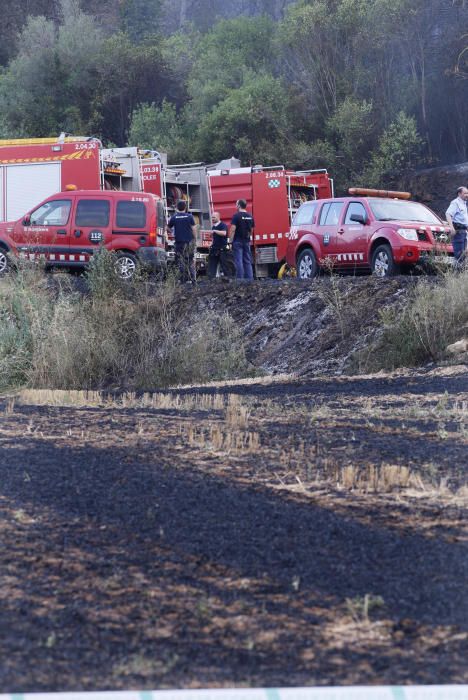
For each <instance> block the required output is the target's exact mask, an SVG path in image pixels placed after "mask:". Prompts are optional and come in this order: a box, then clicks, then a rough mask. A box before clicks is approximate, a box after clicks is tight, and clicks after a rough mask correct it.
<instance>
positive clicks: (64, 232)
mask: <svg viewBox="0 0 468 700" xmlns="http://www.w3.org/2000/svg"><path fill="white" fill-rule="evenodd" d="M57 233H59V234H60V235H61V236H66V235H67V230H66V229H64V228H59V229H57Z"/></svg>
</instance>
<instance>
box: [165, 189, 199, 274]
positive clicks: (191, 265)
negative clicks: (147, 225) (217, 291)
mask: <svg viewBox="0 0 468 700" xmlns="http://www.w3.org/2000/svg"><path fill="white" fill-rule="evenodd" d="M166 230H167V232H168V233H172V230H174V238H175V261H176V265H177V267H178V268H179V274H180V280H181V282H191V283H192V284H195V282H196V272H195V241H196V235H197V227H196V224H195V219H194V218H193V216H192V214H190V212H188V211H187V202H184V201H182V200H180V201H179V202H177V211H176V213H175V214H173V215H172V216H171V218H170V219H169V222H168V224H167V227H166Z"/></svg>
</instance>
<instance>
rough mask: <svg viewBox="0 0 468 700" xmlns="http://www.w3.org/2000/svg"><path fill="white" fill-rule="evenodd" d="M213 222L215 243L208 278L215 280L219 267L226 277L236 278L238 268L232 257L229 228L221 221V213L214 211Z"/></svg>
mask: <svg viewBox="0 0 468 700" xmlns="http://www.w3.org/2000/svg"><path fill="white" fill-rule="evenodd" d="M211 220H212V222H213V224H212V227H211V230H212V231H213V243H212V245H211V248H210V254H209V256H208V277H209V278H210V279H213V278H214V277H216V274H217V272H218V265H220V266H221V272H222V273H223V275H224V276H225V277H235V276H236V266H235V265H234V258H233V256H232V251H231V244H230V242H229V236H228V227H227V225H226V224H225V223H224V222H223V221H221V217H220V216H219V212H217V211H214V212H213V216H212V217H211Z"/></svg>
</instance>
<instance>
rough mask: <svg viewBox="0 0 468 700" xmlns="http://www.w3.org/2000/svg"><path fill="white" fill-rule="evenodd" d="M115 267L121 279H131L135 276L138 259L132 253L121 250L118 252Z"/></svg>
mask: <svg viewBox="0 0 468 700" xmlns="http://www.w3.org/2000/svg"><path fill="white" fill-rule="evenodd" d="M114 269H115V272H116V274H117V275H118V277H120V279H121V280H126V281H129V280H131V279H133V278H134V277H135V274H136V271H137V269H138V260H137V258H136V256H135V255H133V254H132V253H127V252H126V251H123V250H121V251H119V252H118V253H116V256H115V265H114Z"/></svg>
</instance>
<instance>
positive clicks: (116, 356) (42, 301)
mask: <svg viewBox="0 0 468 700" xmlns="http://www.w3.org/2000/svg"><path fill="white" fill-rule="evenodd" d="M107 272H108V271H106V270H104V272H103V273H102V270H101V272H100V273H99V274H101V273H102V277H103V278H104V279H105V276H106V274H107ZM101 282H102V280H101V281H100V282H99V284H96V286H95V287H94V288H91V290H90V294H89V295H87V296H84V297H83V296H82V295H80V294H77V293H76V292H75V293H74V292H72V291H70V290H67V289H63V288H62V285H55V288H54V289H51V285H49V284H48V280H47V277H46V276H44V275H43V274H42V273H40V272H35V273H34V275H29V276H27V275H11V276H9V277H8V278H5V279H3V280H2V281H1V282H0V319H1V321H2V323H1V328H0V383H1V386H2V388H11V387H17V386H29V387H37V388H39V387H47V388H51V389H52V388H57V389H88V388H90V389H94V388H133V389H148V390H151V389H153V388H156V387H160V386H167V385H170V384H180V383H187V382H204V381H208V380H211V379H226V378H231V377H238V376H246V375H249V374H251V369H250V366H249V364H248V363H247V361H246V358H245V351H244V347H243V344H242V341H241V338H240V335H239V332H238V330H237V329H236V327H235V326H234V323H233V321H232V319H231V317H230V316H228V315H227V314H212V313H205V314H199V315H198V316H197V318H196V320H195V321H193V320H191V319H190V318H187V317H186V316H184V314H183V313H181V312H180V309H179V294H178V289H179V287H178V286H177V284H176V282H175V281H174V280H173V279H168V280H167V281H165V282H164V283H161V284H159V285H153V286H152V288H151V294H148V291H149V288H148V281H147V280H144V279H143V278H140V279H136V280H135V281H134V282H131V283H125V284H124V285H123V286H121V285H120V284H116V285H115V286H113V287H112V285H111V286H110V289H108V290H107V292H108V293H107V294H104V291H105V287H104V286H103V284H101ZM93 290H94V292H96V293H93Z"/></svg>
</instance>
